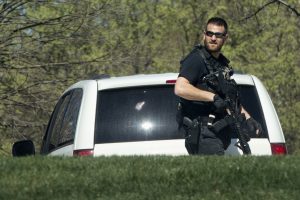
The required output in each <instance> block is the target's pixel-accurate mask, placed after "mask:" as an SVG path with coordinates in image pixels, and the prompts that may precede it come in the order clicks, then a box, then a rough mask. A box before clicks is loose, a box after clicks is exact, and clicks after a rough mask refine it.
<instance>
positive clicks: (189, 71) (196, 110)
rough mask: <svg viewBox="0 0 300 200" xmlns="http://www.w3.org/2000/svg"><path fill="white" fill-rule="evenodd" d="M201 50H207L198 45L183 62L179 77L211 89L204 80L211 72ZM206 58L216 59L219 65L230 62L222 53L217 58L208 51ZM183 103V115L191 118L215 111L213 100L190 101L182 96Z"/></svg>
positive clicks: (196, 85)
mask: <svg viewBox="0 0 300 200" xmlns="http://www.w3.org/2000/svg"><path fill="white" fill-rule="evenodd" d="M199 51H206V49H204V47H202V46H196V47H195V48H194V49H193V50H192V51H191V52H190V53H189V54H188V55H187V56H186V57H185V58H184V59H183V60H182V61H181V62H180V64H181V66H180V72H179V77H184V78H186V79H187V80H188V81H189V82H190V83H191V84H192V85H194V86H195V87H197V88H199V89H202V90H207V91H209V89H208V87H207V86H206V84H205V83H204V82H203V77H204V76H205V75H207V74H209V71H208V68H207V65H206V63H205V61H204V58H203V57H202V55H201V54H200V52H199ZM205 55H206V58H209V59H214V62H216V63H218V65H219V66H226V65H227V63H228V62H229V61H228V60H227V59H226V58H225V57H224V56H223V55H222V54H220V56H219V58H218V59H215V58H214V57H213V56H212V55H211V54H209V53H208V52H207V51H206V52H205ZM180 99H181V103H182V109H183V110H182V111H183V115H184V116H187V117H189V118H191V119H194V118H196V117H198V116H208V115H209V114H211V113H213V110H214V107H213V103H212V102H203V101H190V100H186V99H184V98H180Z"/></svg>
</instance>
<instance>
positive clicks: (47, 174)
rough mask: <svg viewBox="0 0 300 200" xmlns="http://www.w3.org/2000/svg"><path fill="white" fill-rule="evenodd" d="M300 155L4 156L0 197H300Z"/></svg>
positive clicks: (0, 162)
mask: <svg viewBox="0 0 300 200" xmlns="http://www.w3.org/2000/svg"><path fill="white" fill-rule="evenodd" d="M299 167H300V157H297V156H284V157H283V156H276V157H250V156H247V157H227V156H225V157H215V156H210V157H200V156H180V157H168V156H144V157H143V156H132V157H99V158H91V157H85V158H83V157H81V158H79V157H77V158H65V157H41V156H38V157H27V158H8V157H5V158H1V159H0V170H1V172H0V175H1V176H0V199H130V200H131V199H153V200H156V199H170V200H171V199H172V200H176V199H197V200H198V199H243V200H244V199H251V200H256V199H298V198H299V197H300V191H299V189H300V170H299Z"/></svg>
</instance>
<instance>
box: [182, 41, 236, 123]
mask: <svg viewBox="0 0 300 200" xmlns="http://www.w3.org/2000/svg"><path fill="white" fill-rule="evenodd" d="M194 51H196V52H197V53H199V55H200V57H201V58H202V59H203V61H204V63H205V65H206V71H207V74H206V75H208V74H213V73H218V72H219V71H220V70H221V71H222V72H223V73H226V74H227V75H226V76H227V77H228V78H229V77H230V76H231V75H232V68H231V67H230V66H229V62H230V61H229V60H228V59H227V58H226V57H225V56H223V55H222V54H220V57H219V58H218V59H216V58H214V57H213V56H212V55H211V54H210V53H209V52H208V51H207V50H206V49H205V47H203V46H201V45H196V46H195V48H194V49H193V52H194ZM203 78H204V77H198V81H197V84H196V85H195V87H197V88H199V89H202V90H206V91H210V92H214V93H215V91H213V90H212V88H211V87H209V86H208V85H207V83H206V82H205V81H204V80H203ZM181 102H182V112H183V113H182V114H183V116H188V117H190V118H191V119H193V118H196V117H198V116H208V115H209V114H211V113H213V111H214V107H213V103H212V102H202V101H189V100H185V99H182V98H181Z"/></svg>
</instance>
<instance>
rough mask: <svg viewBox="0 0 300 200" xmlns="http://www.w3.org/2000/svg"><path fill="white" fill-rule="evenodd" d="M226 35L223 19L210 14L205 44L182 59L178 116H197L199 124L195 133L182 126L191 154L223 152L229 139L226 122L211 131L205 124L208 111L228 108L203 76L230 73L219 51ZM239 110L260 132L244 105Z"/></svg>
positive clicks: (216, 113)
mask: <svg viewBox="0 0 300 200" xmlns="http://www.w3.org/2000/svg"><path fill="white" fill-rule="evenodd" d="M227 38H228V27H227V23H226V21H225V20H224V19H222V18H218V17H213V18H211V19H209V20H208V22H207V24H206V30H205V31H204V35H203V42H204V46H201V45H197V46H196V47H195V48H194V49H193V50H192V51H191V52H190V54H188V55H187V56H186V57H185V59H183V60H182V61H181V68H180V73H179V76H178V79H177V81H176V85H175V94H176V95H177V96H179V97H180V99H181V103H180V111H181V116H182V117H187V118H188V119H190V120H192V121H195V119H197V121H198V122H199V124H200V125H199V126H197V127H194V128H195V130H194V133H191V132H188V130H186V128H185V130H186V131H187V132H188V133H187V138H186V148H187V150H188V152H189V153H190V154H204V155H223V154H224V151H225V150H226V149H227V147H228V146H229V144H230V142H231V135H230V132H231V131H230V127H229V126H228V127H225V128H224V129H222V130H221V131H219V132H218V133H215V132H213V131H212V130H210V129H209V128H208V126H207V124H208V121H209V115H210V114H212V113H213V114H214V117H215V120H219V119H222V118H224V116H225V115H227V114H228V113H227V112H228V111H226V103H225V101H224V100H223V99H222V98H221V97H220V95H218V94H217V92H215V91H213V90H211V89H210V88H209V87H208V85H207V83H206V82H205V81H204V80H203V78H204V77H205V76H206V75H208V74H210V73H212V72H217V71H219V70H222V72H224V73H227V76H230V75H232V74H230V71H231V68H230V67H229V65H228V64H229V60H228V59H227V58H226V57H224V56H223V54H222V53H221V49H222V46H223V45H224V43H225V41H226V40H227ZM241 113H243V114H244V116H245V118H246V119H247V120H249V122H250V123H249V124H251V126H253V127H254V128H255V130H257V131H256V133H257V134H259V133H260V132H261V127H260V125H259V124H258V123H257V122H256V121H255V120H254V119H253V118H251V117H250V115H249V113H248V112H247V111H246V110H245V109H244V108H243V107H241ZM183 127H185V126H183ZM195 131H196V132H197V134H196V133H195ZM195 134H196V136H195ZM195 137H196V138H195ZM195 140H196V141H195Z"/></svg>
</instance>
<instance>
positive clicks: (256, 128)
mask: <svg viewBox="0 0 300 200" xmlns="http://www.w3.org/2000/svg"><path fill="white" fill-rule="evenodd" d="M246 123H247V126H248V128H249V129H250V131H251V132H252V131H253V132H255V133H256V135H257V136H260V135H261V134H262V132H263V130H262V127H261V125H260V123H258V122H257V121H256V120H255V119H253V118H252V117H250V118H248V119H247V120H246Z"/></svg>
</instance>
